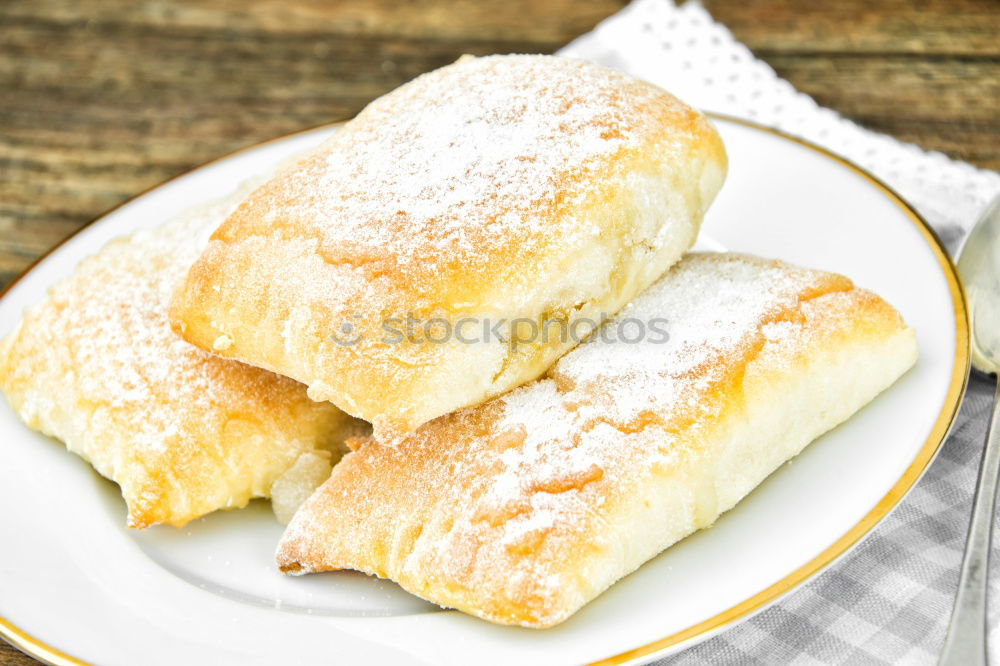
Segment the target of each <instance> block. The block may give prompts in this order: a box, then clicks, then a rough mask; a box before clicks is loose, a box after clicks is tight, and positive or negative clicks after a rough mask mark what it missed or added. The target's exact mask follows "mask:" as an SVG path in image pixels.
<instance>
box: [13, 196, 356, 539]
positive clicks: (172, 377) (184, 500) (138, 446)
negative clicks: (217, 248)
mask: <svg viewBox="0 0 1000 666" xmlns="http://www.w3.org/2000/svg"><path fill="white" fill-rule="evenodd" d="M243 194H244V195H245V194H246V193H245V192H244V193H243ZM234 205H235V201H234V200H229V201H225V202H220V203H218V204H215V205H213V206H209V207H207V208H204V209H201V210H197V211H192V212H190V213H189V214H186V215H185V216H182V217H181V218H179V219H176V220H174V221H172V222H169V223H168V224H167V225H165V226H163V227H161V228H159V229H157V230H155V231H151V232H139V233H137V234H135V235H133V236H131V237H129V238H125V239H120V240H116V241H113V242H112V243H110V244H108V245H107V246H106V247H104V248H103V249H102V250H101V251H100V252H99V253H98V254H97V255H95V256H93V257H90V258H88V259H86V260H84V261H83V262H81V264H80V265H79V267H78V268H77V269H76V271H75V273H74V274H73V275H72V276H71V277H70V278H68V279H67V280H64V281H63V282H61V283H59V284H58V285H56V286H55V287H54V288H53V289H52V290H51V291H50V293H49V294H48V296H47V297H46V298H45V299H44V300H43V301H42V302H41V303H39V304H38V305H36V306H35V307H33V308H31V309H30V310H28V311H27V312H26V313H25V315H24V318H23V319H22V320H21V322H20V324H19V325H18V326H17V328H16V329H15V330H14V331H13V332H12V333H11V334H10V335H8V336H7V337H6V338H5V339H4V340H3V341H2V342H0V389H2V390H3V392H4V393H6V395H7V398H8V400H9V401H10V404H11V405H12V406H13V408H14V410H15V411H16V412H17V413H18V414H19V415H20V417H21V418H22V419H23V420H24V422H25V423H27V425H28V426H29V427H31V428H34V429H36V430H40V431H41V432H43V433H45V434H47V435H51V436H53V437H56V438H58V439H60V440H62V441H63V442H65V443H66V446H67V448H69V450H71V451H73V452H74V453H77V454H79V455H81V456H82V457H83V458H85V459H86V460H88V461H89V462H90V463H91V464H92V465H93V466H94V468H95V469H96V470H97V471H98V472H100V473H101V474H102V475H104V476H106V477H108V478H109V479H112V480H114V481H115V482H116V483H118V484H119V486H121V490H122V496H123V497H124V498H125V502H126V504H127V505H128V524H129V526H130V527H147V526H149V525H153V524H156V523H167V524H170V525H183V524H184V523H185V522H187V521H189V520H192V519H194V518H197V517H199V516H201V515H203V514H206V513H209V512H211V511H215V510H216V509H224V508H230V507H238V506H243V505H245V504H246V503H247V502H248V501H249V500H250V498H251V497H267V496H268V495H269V493H270V489H271V484H272V482H273V481H274V480H275V479H276V478H277V477H278V476H279V475H280V474H281V473H282V472H284V471H285V470H286V469H288V468H289V467H291V466H292V464H293V463H294V462H295V461H296V459H297V458H298V457H299V456H300V454H303V453H307V452H311V451H314V450H317V449H323V450H330V451H332V452H335V455H337V456H339V454H340V447H341V444H342V439H341V437H340V434H339V433H340V431H341V429H342V428H343V427H350V426H351V425H352V422H353V421H354V419H352V418H351V417H349V416H347V415H346V414H344V413H343V412H341V411H340V410H338V409H336V408H335V407H334V406H333V405H330V404H328V403H315V402H313V401H311V400H309V399H308V398H307V397H306V391H305V387H304V386H302V385H301V384H298V383H296V382H294V381H292V380H291V379H288V378H286V377H280V376H277V375H274V374H272V373H270V372H267V371H266V370H261V369H260V368H255V367H252V366H248V365H244V364H242V363H238V362H236V361H230V360H227V359H223V358H219V357H216V356H212V355H210V354H206V353H205V352H203V351H201V350H200V349H197V348H195V347H193V346H192V345H190V344H188V343H186V342H184V341H183V340H181V339H180V338H179V337H178V336H177V335H176V334H174V333H173V331H172V330H171V329H170V325H169V323H168V321H167V316H166V309H167V304H168V301H169V298H170V294H171V293H172V291H173V290H174V289H175V288H176V286H177V284H178V282H179V281H180V279H181V278H182V277H183V275H184V272H185V271H186V269H187V267H188V266H189V265H190V264H191V262H192V261H194V259H195V258H196V257H197V256H198V253H199V252H200V250H201V248H203V247H204V244H205V242H207V237H208V234H209V233H210V231H211V229H213V228H214V226H215V225H216V224H218V222H219V221H220V220H222V219H223V218H224V217H225V215H226V214H228V213H229V212H231V211H232V209H233V207H234Z"/></svg>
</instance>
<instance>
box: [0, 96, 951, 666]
mask: <svg viewBox="0 0 1000 666" xmlns="http://www.w3.org/2000/svg"><path fill="white" fill-rule="evenodd" d="M707 115H708V116H709V117H711V118H712V119H714V120H722V121H725V122H730V123H734V124H737V125H742V126H744V127H748V128H750V129H754V130H758V131H761V132H765V133H767V134H771V135H773V136H776V137H779V138H781V139H784V140H786V141H791V142H792V143H795V144H797V145H799V146H802V147H803V148H806V149H808V150H811V151H813V152H815V153H817V154H819V155H821V156H823V157H825V158H827V159H829V160H832V161H833V162H836V163H837V164H840V165H841V166H843V167H846V168H847V169H849V170H850V171H853V172H854V173H856V174H857V175H859V176H861V177H862V178H864V179H865V180H866V181H868V182H869V183H871V184H872V185H874V186H875V187H876V188H877V189H878V190H879V191H881V192H882V194H884V195H885V196H886V197H887V198H888V199H889V200H890V201H892V203H893V204H895V205H896V206H897V207H898V208H899V209H901V210H902V211H903V213H905V214H906V217H907V219H909V220H910V221H911V222H912V223H913V226H915V227H916V228H917V230H918V231H919V232H920V234H921V235H922V236H923V238H924V240H925V241H926V242H927V244H928V245H929V246H930V248H931V250H932V251H933V252H934V256H935V257H936V258H937V261H938V265H939V266H940V267H941V272H942V273H943V274H944V277H945V279H946V280H947V282H948V290H949V291H950V293H951V300H952V304H953V307H954V315H955V361H954V365H953V367H952V373H951V382H950V384H949V386H948V392H947V394H946V395H945V399H944V404H943V405H942V406H941V411H940V412H939V413H938V417H937V420H936V421H935V422H934V427H933V428H932V429H931V432H930V435H929V436H928V437H927V440H926V441H925V442H924V444H923V446H921V447H920V450H919V451H918V452H917V455H916V457H915V458H914V459H913V462H911V463H910V465H909V466H908V467H907V468H906V470H905V471H904V472H903V475H902V476H901V477H900V478H899V480H897V481H896V483H895V484H893V486H892V488H890V489H889V492H887V493H886V494H885V495H884V496H883V497H882V499H881V500H879V502H878V503H877V504H876V505H875V506H874V508H872V510H871V511H869V512H868V513H867V514H866V515H865V516H864V517H863V518H862V519H861V520H860V521H859V522H858V523H857V524H855V525H854V526H853V527H852V528H851V529H849V530H848V531H847V532H845V533H844V534H843V535H841V536H840V537H839V538H838V539H837V540H836V541H834V542H833V543H832V544H830V545H829V546H828V547H827V548H826V549H825V550H823V552H821V553H820V554H819V555H817V556H816V557H814V558H813V559H811V560H810V561H808V562H806V563H805V564H803V565H802V566H801V567H799V568H798V569H796V570H795V571H793V572H791V573H790V574H788V575H787V576H785V577H784V578H782V579H781V580H779V581H777V582H775V583H774V584H772V585H770V586H768V587H766V588H764V589H763V590H761V591H759V592H758V593H757V594H755V595H753V596H751V597H749V598H748V599H744V600H743V601H741V602H740V603H738V604H736V605H735V606H733V607H732V608H729V609H727V610H724V611H722V612H721V613H718V614H717V615H715V616H713V617H711V618H709V619H707V620H704V621H702V622H699V623H697V624H695V625H692V626H690V627H688V628H687V629H683V630H682V631H678V632H676V633H673V634H670V635H669V636H665V637H663V638H661V639H659V640H656V641H653V642H652V643H647V644H646V645H642V646H640V647H636V648H633V649H631V650H628V651H626V652H622V653H620V654H617V655H614V656H612V657H608V658H606V659H602V660H600V661H597V662H593V663H594V664H595V665H596V664H600V665H602V666H605V665H607V666H610V665H611V664H624V663H627V662H630V661H633V660H636V659H643V658H650V657H653V656H655V655H656V654H658V653H661V652H665V651H667V650H670V649H671V648H676V647H677V646H678V645H680V644H682V643H687V642H692V641H694V640H695V639H698V638H702V639H705V638H708V636H709V635H711V634H715V633H718V632H720V631H722V630H723V629H725V628H726V627H728V626H730V625H732V624H734V623H736V622H738V621H739V620H742V619H744V618H746V617H748V616H750V615H752V614H754V613H756V612H758V611H760V610H763V609H764V608H765V607H766V606H768V605H770V604H771V603H774V602H775V601H777V600H778V599H780V598H781V597H783V596H784V595H785V594H787V593H788V592H790V591H792V590H793V589H795V588H796V587H798V586H799V585H801V584H802V583H804V582H806V581H807V580H809V579H810V578H812V577H813V576H814V575H816V574H817V573H819V572H820V571H822V570H823V569H825V568H826V567H827V566H829V565H830V564H832V563H833V562H834V561H835V560H836V559H838V558H839V557H841V556H843V555H844V554H846V553H847V551H848V550H850V549H851V548H852V547H853V546H855V545H857V544H858V543H859V542H860V541H861V539H862V538H863V537H864V536H865V535H867V534H868V533H869V532H870V531H871V530H872V529H873V528H874V527H875V525H877V524H878V523H879V522H880V521H881V520H882V519H883V518H885V517H886V516H887V515H888V514H889V512H890V511H892V509H893V508H895V507H896V506H897V505H898V504H899V503H900V502H901V501H902V499H903V497H905V496H906V494H907V493H908V492H909V490H910V489H911V488H913V486H915V485H916V483H917V481H919V480H920V477H921V476H922V475H923V473H924V472H925V471H926V470H927V468H928V467H929V466H930V463H931V461H933V460H934V456H935V455H936V454H937V451H938V449H939V448H940V447H941V444H942V443H944V440H945V438H946V437H947V436H948V431H949V430H950V429H951V425H952V423H953V422H954V420H955V416H956V415H957V414H958V408H959V405H961V402H962V396H963V395H964V393H965V387H966V383H967V381H968V376H969V360H970V357H969V320H968V308H967V305H966V302H965V292H964V291H963V289H962V283H961V281H960V280H959V278H958V272H957V270H956V268H955V264H954V263H953V262H952V260H951V258H950V257H949V256H948V253H947V252H946V251H945V249H944V246H943V245H942V243H941V240H940V239H939V238H938V237H937V234H936V233H935V232H934V230H933V229H932V228H931V226H930V224H928V223H927V221H926V220H925V219H924V218H923V217H922V216H921V215H920V213H918V212H917V211H916V210H915V209H914V208H913V207H912V206H910V205H909V204H908V203H906V201H904V200H903V198H902V197H901V196H899V194H897V193H896V192H895V191H894V190H893V189H892V188H890V187H889V186H888V185H886V184H885V183H883V182H882V181H881V180H879V179H878V178H876V177H875V176H873V175H872V174H870V173H869V172H868V171H866V170H865V169H863V168H861V167H860V166H858V165H857V164H854V163H853V162H851V161H849V160H847V159H845V158H843V157H840V156H839V155H836V154H834V153H832V152H830V151H829V150H826V149H825V148H821V147H819V146H817V145H815V144H813V143H810V142H809V141H806V140H805V139H800V138H798V137H796V136H792V135H791V134H787V133H785V132H783V131H781V130H778V129H774V128H772V127H767V126H765V125H761V124H759V123H756V122H753V121H749V120H744V119H742V118H736V117H733V116H729V115H726V114H722V113H714V112H707ZM338 124H340V123H325V124H323V125H318V126H316V127H311V128H308V129H304V130H301V131H299V132H294V133H292V134H286V135H284V136H280V137H277V138H274V139H270V140H268V141H264V142H261V143H257V144H254V145H252V146H247V147H246V148H241V149H240V150H237V151H235V152H232V153H229V154H228V155H224V156H222V157H219V158H217V159H214V160H212V161H210V162H206V163H204V164H200V165H198V166H196V167H194V168H192V169H189V170H187V171H185V172H183V173H180V174H178V175H176V176H174V177H173V178H170V179H169V180H166V181H164V182H162V183H160V184H158V185H154V186H153V187H151V188H149V189H147V190H145V191H143V192H141V193H140V194H137V195H136V196H134V197H132V198H131V199H129V200H128V201H124V202H122V203H121V204H119V205H117V206H115V207H114V208H111V209H110V210H108V211H106V212H105V213H104V214H103V215H101V216H99V217H97V218H95V219H94V220H92V221H90V222H88V223H87V224H85V225H83V226H82V227H80V228H79V229H77V230H76V231H74V232H73V233H72V234H70V235H69V236H67V237H66V238H64V239H63V240H62V241H60V242H59V243H58V244H56V245H54V246H53V247H52V248H51V249H49V250H48V251H47V252H45V253H44V254H43V255H41V256H40V257H38V259H36V260H35V261H34V262H32V263H31V264H30V265H29V266H28V267H27V268H26V269H25V270H24V271H23V272H21V274H20V275H18V276H17V277H16V278H14V279H13V280H12V281H11V282H10V284H8V285H7V286H6V288H4V289H3V291H0V298H3V297H4V296H6V295H7V292H9V291H10V290H11V289H13V287H14V286H15V285H16V284H17V283H18V282H20V281H21V280H22V279H23V278H24V277H25V276H26V275H27V274H28V273H30V272H31V271H32V270H33V269H34V268H35V267H36V266H37V265H38V264H39V263H41V262H42V261H43V260H45V259H46V258H47V257H48V256H49V255H51V254H52V253H53V252H55V251H56V250H58V249H59V248H61V247H62V246H63V245H65V244H66V243H67V242H68V241H69V240H70V239H72V238H74V237H75V236H76V235H77V234H78V233H80V232H81V231H83V230H84V229H86V228H88V227H90V226H91V225H93V224H95V223H97V222H100V221H101V220H102V219H104V218H105V217H107V216H108V215H109V214H110V213H112V212H114V211H115V210H117V209H118V208H120V207H122V206H124V205H125V204H127V203H129V202H130V201H134V200H135V199H138V198H140V197H142V196H145V195H146V194H148V193H149V192H152V191H153V190H155V189H158V188H160V187H163V186H164V185H166V184H168V183H170V182H172V181H174V180H177V179H178V178H182V177H184V176H186V175H188V174H190V173H192V172H194V171H197V170H198V169H201V168H203V167H206V166H209V165H211V164H215V163H218V162H222V161H224V160H227V159H230V158H232V157H235V156H237V155H239V154H241V153H245V152H247V151H250V150H254V149H256V148H260V147H261V146H265V145H267V144H271V143H275V142H278V141H284V140H286V139H290V138H291V137H294V136H297V135H299V134H305V133H307V132H312V131H315V130H318V129H322V128H325V127H333V126H335V125H338ZM0 636H2V637H3V638H4V639H5V640H7V642H9V643H11V644H12V645H14V646H15V647H17V648H18V649H20V650H22V651H23V652H25V653H26V654H28V655H30V656H32V657H35V658H36V659H39V660H41V661H43V662H45V663H48V664H55V665H57V666H64V665H74V666H75V665H79V664H83V665H84V666H86V662H84V661H81V660H79V659H77V658H75V657H72V656H70V655H68V654H66V653H65V652H63V651H61V650H59V649H57V648H55V647H52V646H51V645H48V644H47V643H45V642H43V641H41V640H39V639H38V638H35V637H34V636H31V635H30V634H28V633H26V632H24V631H23V630H21V629H19V628H17V627H15V626H14V625H13V624H11V623H10V622H9V621H7V620H6V619H4V618H3V617H2V616H0Z"/></svg>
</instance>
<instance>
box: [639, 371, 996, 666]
mask: <svg viewBox="0 0 1000 666" xmlns="http://www.w3.org/2000/svg"><path fill="white" fill-rule="evenodd" d="M993 390H994V383H993V381H992V379H987V378H984V377H982V376H974V377H972V379H971V380H970V383H969V390H968V393H967V394H966V398H965V401H964V403H963V404H962V410H961V413H960V414H959V417H958V420H957V421H956V424H955V426H954V428H953V430H952V433H951V436H950V437H949V438H948V441H947V442H946V443H945V444H944V445H943V446H942V449H941V452H940V453H939V454H938V457H937V459H936V460H935V461H934V463H933V464H932V465H931V467H930V469H929V470H928V471H927V473H926V474H925V476H924V478H923V479H921V481H920V482H919V483H918V484H917V486H916V487H915V488H914V489H913V490H912V491H911V492H910V494H909V495H908V496H907V497H906V499H905V500H904V501H903V502H902V503H901V504H900V505H899V506H898V507H897V508H896V509H895V511H893V512H892V513H891V514H890V515H889V516H888V517H887V518H886V519H885V520H884V521H883V522H882V524H881V525H879V526H878V527H877V528H876V529H875V530H874V531H873V532H872V533H870V534H869V535H868V537H867V538H866V539H865V540H864V541H862V542H861V544H860V545H859V546H858V547H857V548H855V549H854V550H853V551H852V552H851V553H850V554H848V555H847V556H846V557H845V558H844V559H843V560H841V561H840V562H839V563H837V564H836V565H834V566H833V567H831V568H829V569H827V570H826V571H825V572H823V573H822V574H820V575H819V576H817V577H816V578H815V579H813V580H812V581H811V582H809V583H807V584H806V585H804V586H803V587H801V588H799V589H798V590H797V591H795V592H793V593H792V594H791V595H790V596H788V597H786V598H785V599H783V600H782V601H780V602H779V603H777V604H775V605H773V606H771V607H770V608H767V609H766V610H764V611H763V612H761V613H759V614H757V615H755V616H754V617H752V618H750V619H749V620H747V621H746V622H744V623H743V624H740V625H737V626H736V627H734V628H733V629H730V630H728V631H726V632H724V633H722V634H719V635H718V636H716V637H714V638H712V639H710V640H708V641H706V642H704V643H701V644H699V645H696V646H694V647H693V648H690V649H688V650H686V651H685V652H682V653H680V654H679V655H677V656H675V657H673V658H668V659H663V660H660V661H659V662H656V663H657V664H663V665H666V664H669V665H670V666H693V665H695V664H932V663H934V662H935V661H936V659H937V655H938V652H940V650H941V646H942V644H943V643H944V635H945V630H946V629H947V626H948V618H949V614H950V613H951V606H952V601H953V597H954V595H955V588H956V585H957V584H958V567H959V564H960V562H961V559H962V551H963V549H964V547H965V532H966V529H967V527H968V520H969V513H970V511H971V510H972V491H973V488H974V487H975V481H976V474H977V470H978V469H979V457H980V455H981V453H982V448H983V440H984V437H985V435H986V424H987V422H988V420H989V414H990V408H991V406H992V400H993ZM997 531H998V532H1000V528H997ZM992 557H993V562H994V571H996V570H997V563H1000V547H998V545H997V539H996V538H994V545H993V553H992ZM998 612H1000V575H996V574H994V575H992V576H990V618H991V623H990V626H991V632H990V644H991V649H990V653H991V661H993V662H995V663H996V662H997V661H998V659H997V657H998V656H1000V649H998V648H1000V615H998Z"/></svg>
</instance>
